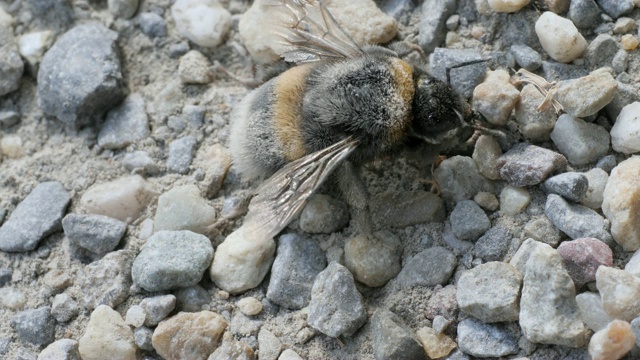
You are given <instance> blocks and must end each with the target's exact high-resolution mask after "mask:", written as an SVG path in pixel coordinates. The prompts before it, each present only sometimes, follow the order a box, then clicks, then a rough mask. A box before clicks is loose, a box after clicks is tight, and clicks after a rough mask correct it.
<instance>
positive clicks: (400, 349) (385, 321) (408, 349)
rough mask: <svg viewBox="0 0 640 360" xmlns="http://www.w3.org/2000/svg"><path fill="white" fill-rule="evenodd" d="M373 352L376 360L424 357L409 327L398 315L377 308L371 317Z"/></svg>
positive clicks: (418, 358)
mask: <svg viewBox="0 0 640 360" xmlns="http://www.w3.org/2000/svg"><path fill="white" fill-rule="evenodd" d="M371 326H372V332H373V335H372V337H373V339H372V341H373V354H374V357H375V359H376V360H386V359H406V360H422V359H426V357H425V352H424V349H423V348H422V346H420V343H419V342H418V340H417V339H416V336H415V335H414V333H413V331H412V330H411V328H409V327H408V326H407V325H406V324H405V322H404V321H403V320H402V318H400V317H399V316H398V315H396V314H394V313H392V312H391V311H388V310H384V309H378V310H376V312H375V313H373V316H372V317H371Z"/></svg>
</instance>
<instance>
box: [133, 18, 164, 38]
mask: <svg viewBox="0 0 640 360" xmlns="http://www.w3.org/2000/svg"><path fill="white" fill-rule="evenodd" d="M138 25H140V31H142V33H143V34H145V35H147V36H148V37H150V38H156V37H165V36H167V23H166V21H164V18H163V17H162V16H160V15H158V14H156V13H152V12H143V13H141V14H140V15H138Z"/></svg>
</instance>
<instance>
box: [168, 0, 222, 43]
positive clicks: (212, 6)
mask: <svg viewBox="0 0 640 360" xmlns="http://www.w3.org/2000/svg"><path fill="white" fill-rule="evenodd" d="M171 14H172V15H173V18H174V20H175V22H176V29H177V30H178V33H180V35H181V36H183V37H185V38H187V39H189V40H191V41H193V42H194V43H196V44H197V45H200V46H204V47H215V46H218V45H220V44H221V43H222V40H224V37H225V36H226V34H227V32H229V29H231V14H230V13H229V11H227V10H226V9H225V8H223V7H222V5H220V3H219V2H218V1H217V0H178V1H176V2H175V3H174V4H173V6H172V7H171Z"/></svg>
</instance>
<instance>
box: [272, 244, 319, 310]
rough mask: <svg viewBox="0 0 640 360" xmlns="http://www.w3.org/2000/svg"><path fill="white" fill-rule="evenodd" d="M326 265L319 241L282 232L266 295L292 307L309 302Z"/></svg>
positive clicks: (276, 302)
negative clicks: (313, 287)
mask: <svg viewBox="0 0 640 360" xmlns="http://www.w3.org/2000/svg"><path fill="white" fill-rule="evenodd" d="M326 266H327V263H326V257H325V255H324V252H323V251H322V249H321V248H320V246H318V244H317V243H316V242H315V241H313V240H311V239H309V238H306V237H301V236H299V235H297V234H286V235H282V236H281V237H280V239H279V240H278V251H277V254H276V259H275V260H274V261H273V266H272V267H271V280H269V288H268V289H267V299H269V300H270V301H271V302H273V303H275V304H278V305H280V306H283V307H286V308H289V309H302V308H303V307H305V306H307V305H308V304H309V300H310V299H311V287H312V285H313V280H314V279H315V278H316V276H317V275H318V274H319V273H320V272H321V271H322V270H323V269H324V268H325V267H326Z"/></svg>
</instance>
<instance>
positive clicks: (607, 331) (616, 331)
mask: <svg viewBox="0 0 640 360" xmlns="http://www.w3.org/2000/svg"><path fill="white" fill-rule="evenodd" d="M635 344H636V337H635V335H634V334H633V331H632V330H631V325H630V324H629V323H628V322H626V321H622V320H617V319H616V320H613V321H612V322H611V323H610V324H609V325H607V327H606V328H604V329H602V330H600V331H598V332H596V333H595V334H593V336H592V337H591V341H589V355H591V358H592V359H593V360H609V359H620V358H622V357H623V356H624V355H626V354H627V353H628V352H629V351H631V349H632V348H633V346H634V345H635Z"/></svg>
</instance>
